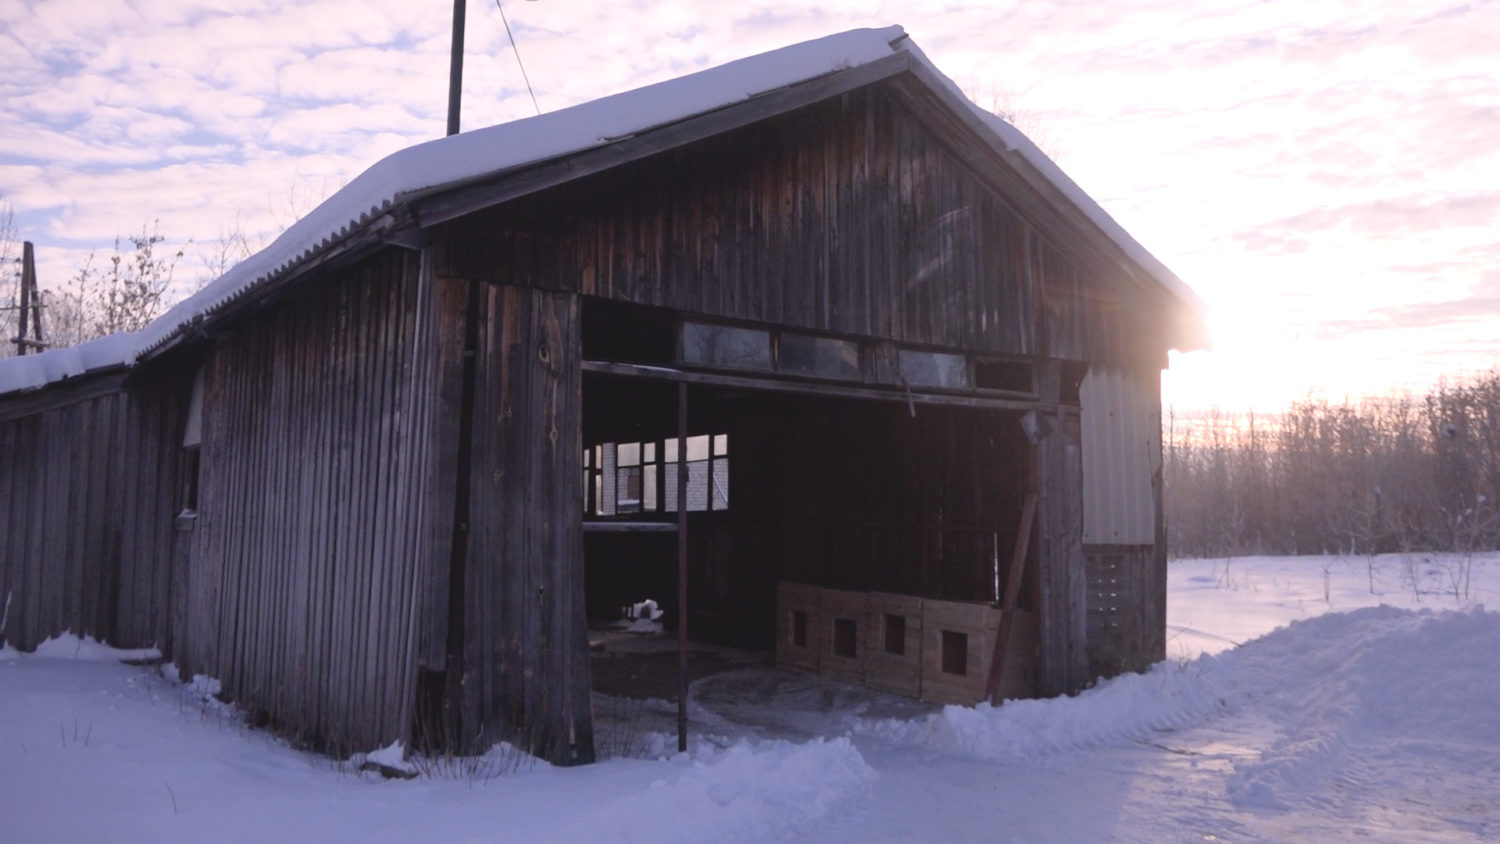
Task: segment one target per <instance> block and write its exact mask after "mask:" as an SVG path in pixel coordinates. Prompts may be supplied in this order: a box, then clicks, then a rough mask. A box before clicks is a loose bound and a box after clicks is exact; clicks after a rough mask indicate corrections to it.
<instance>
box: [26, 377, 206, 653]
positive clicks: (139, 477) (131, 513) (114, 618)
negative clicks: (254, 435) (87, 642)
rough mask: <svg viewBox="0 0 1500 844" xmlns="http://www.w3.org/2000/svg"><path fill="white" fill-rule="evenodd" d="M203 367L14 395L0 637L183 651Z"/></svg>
mask: <svg viewBox="0 0 1500 844" xmlns="http://www.w3.org/2000/svg"><path fill="white" fill-rule="evenodd" d="M191 384H192V374H191V371H190V370H189V371H186V372H184V371H182V370H181V369H179V368H177V367H175V366H174V365H172V364H171V363H170V362H164V365H163V366H162V367H160V368H159V369H158V370H157V371H156V372H155V373H154V374H153V375H152V377H150V378H143V379H134V380H132V381H130V382H126V381H125V380H124V378H123V377H122V376H121V375H120V374H118V373H116V374H106V375H96V376H88V377H85V378H83V379H78V380H75V381H70V382H67V383H65V384H60V385H57V386H54V387H50V388H48V389H46V390H43V391H41V392H39V393H32V394H24V395H18V396H12V397H9V398H8V399H5V400H0V549H4V553H3V555H0V640H4V641H5V642H6V643H7V644H10V645H13V646H15V647H18V648H21V649H23V650H29V649H32V648H35V647H36V646H37V645H38V644H39V643H40V642H42V641H43V640H45V639H46V638H48V637H50V636H55V635H58V634H61V633H64V632H70V631H71V632H72V633H74V634H77V635H80V636H93V637H95V638H97V639H101V640H103V641H107V642H109V643H110V644H113V645H116V646H119V647H150V646H156V647H159V648H161V649H163V650H164V651H166V652H168V653H170V652H171V648H172V644H173V638H174V634H175V633H176V626H175V622H174V615H173V607H174V605H173V601H172V597H173V592H172V590H173V585H174V583H175V582H177V581H178V580H179V579H180V578H181V576H182V571H181V563H182V556H181V554H182V552H183V551H185V542H184V536H183V535H181V534H179V533H178V532H177V531H176V530H174V517H175V515H176V514H177V512H178V511H179V509H180V507H181V501H180V499H179V495H180V490H181V483H182V478H181V471H182V468H183V464H182V462H181V460H180V458H181V453H182V431H183V422H184V418H185V415H186V408H187V402H188V397H189V395H190V393H191Z"/></svg>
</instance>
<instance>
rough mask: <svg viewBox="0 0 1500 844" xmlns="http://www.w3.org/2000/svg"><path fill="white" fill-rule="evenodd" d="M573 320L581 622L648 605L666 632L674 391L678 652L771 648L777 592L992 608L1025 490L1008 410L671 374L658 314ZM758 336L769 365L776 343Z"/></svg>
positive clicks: (784, 345)
mask: <svg viewBox="0 0 1500 844" xmlns="http://www.w3.org/2000/svg"><path fill="white" fill-rule="evenodd" d="M582 323H583V335H584V336H583V347H584V357H585V360H586V361H587V363H586V364H585V368H586V370H588V371H589V374H586V375H585V377H584V381H583V421H582V428H583V431H582V433H583V444H584V457H583V461H584V472H583V479H582V485H583V493H582V495H581V498H580V505H581V506H582V507H583V509H584V530H585V539H584V552H585V589H586V592H587V607H588V615H589V621H590V623H592V624H599V623H604V622H609V621H613V620H616V619H618V618H619V617H620V613H621V608H622V607H623V606H626V605H629V604H631V603H633V602H636V601H640V600H643V599H645V598H652V599H655V600H656V601H657V602H658V603H659V604H660V605H661V608H662V609H663V610H664V611H665V613H666V615H665V616H664V618H663V622H664V626H665V627H666V629H668V630H672V629H675V624H676V621H675V619H676V613H677V612H678V611H679V607H678V606H677V536H676V531H675V526H676V521H675V520H676V487H675V483H676V470H675V463H674V460H675V455H676V450H677V435H678V430H677V429H678V419H677V415H678V383H681V381H682V379H684V378H691V379H692V380H693V383H691V384H690V385H689V387H688V389H687V391H686V397H687V402H686V407H687V417H686V421H687V428H686V434H687V438H688V439H687V458H688V469H689V481H688V495H687V499H686V500H687V510H688V514H687V522H688V554H687V560H688V565H689V570H688V606H687V616H688V633H689V636H690V638H692V639H694V640H696V641H703V642H712V643H716V644H726V645H734V646H739V647H750V648H756V649H762V650H770V649H772V648H773V647H774V644H775V642H774V637H775V634H776V584H777V582H778V581H788V582H795V583H803V584H808V585H813V586H822V587H829V588H834V589H846V590H851V591H861V592H866V591H868V592H886V593H894V594H901V595H910V596H916V597H923V598H936V599H943V600H953V601H974V602H996V603H998V601H999V599H1000V597H1001V596H1000V595H999V592H1000V590H1001V589H1002V587H1001V584H1003V583H1004V582H1005V579H1006V577H1007V575H1008V571H1007V568H1008V566H1009V565H1010V555H1011V549H1012V547H1013V546H1014V544H1015V540H1016V533H1017V529H1018V525H1019V523H1020V514H1021V508H1022V501H1023V500H1024V498H1025V494H1026V491H1027V486H1026V485H1027V463H1028V455H1029V454H1030V452H1031V446H1030V444H1029V443H1028V441H1027V439H1026V436H1025V433H1024V431H1023V429H1022V426H1021V425H1020V416H1021V413H1020V412H1019V411H1017V410H1010V409H996V408H993V407H983V406H978V407H976V406H964V405H962V404H944V403H936V402H934V399H941V398H944V396H941V395H939V396H933V395H920V396H919V395H917V394H914V393H912V392H911V391H910V390H909V389H908V390H907V391H904V392H903V391H899V390H885V391H875V390H870V391H867V392H868V395H858V396H855V395H850V393H853V392H858V391H855V390H850V389H848V388H846V387H843V386H842V385H840V384H839V383H838V382H837V381H836V380H835V379H834V378H831V377H819V376H818V375H806V376H801V377H798V376H791V375H785V374H781V375H774V376H771V375H768V374H766V373H762V374H761V375H760V376H757V380H759V379H760V378H765V380H766V381H767V382H773V383H767V384H756V385H745V384H741V383H738V382H739V380H741V379H736V378H734V377H732V376H731V377H719V376H716V375H715V374H714V373H713V372H712V371H709V370H706V369H705V370H700V371H694V370H693V369H691V368H689V369H685V370H684V369H677V368H675V364H676V360H675V359H676V358H678V357H679V356H678V353H677V342H678V336H677V333H676V327H677V324H678V321H677V320H676V319H674V318H673V315H671V314H670V313H668V312H664V311H656V310H649V309H630V308H621V307H620V306H619V305H617V304H613V303H608V302H604V301H600V300H585V301H584V305H583V318H582ZM648 338H654V339H648ZM778 340H779V342H778V343H777V344H776V346H775V355H776V358H777V361H778V362H780V361H781V360H783V359H785V358H786V357H788V356H789V355H792V354H795V350H790V349H789V347H790V346H794V345H795V341H790V342H789V341H788V340H787V338H786V337H779V338H778ZM858 360H859V358H858V356H856V358H855V361H854V362H855V364H856V365H857V363H858ZM627 370H628V373H629V374H625V373H626V371H627ZM852 374H853V373H851V375H852ZM744 380H749V379H744ZM1028 386H1029V384H1028ZM710 491H711V494H710ZM1033 588H1034V584H1032V583H1030V582H1029V581H1027V582H1023V585H1022V590H1021V594H1020V595H1019V596H1018V598H1019V605H1020V606H1021V607H1022V608H1025V609H1029V608H1030V606H1031V605H1032V603H1033V601H1032V598H1031V597H1030V590H1031V589H1033Z"/></svg>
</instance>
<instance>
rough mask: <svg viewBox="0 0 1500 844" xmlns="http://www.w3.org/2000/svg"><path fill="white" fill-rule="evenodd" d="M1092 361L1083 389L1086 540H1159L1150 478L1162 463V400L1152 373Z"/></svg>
mask: <svg viewBox="0 0 1500 844" xmlns="http://www.w3.org/2000/svg"><path fill="white" fill-rule="evenodd" d="M1152 377H1157V378H1159V377H1160V376H1159V375H1157V373H1155V372H1146V373H1141V374H1136V373H1131V372H1127V371H1125V370H1121V369H1112V368H1105V367H1100V366H1094V367H1091V368H1090V369H1089V374H1088V375H1087V376H1086V377H1085V378H1084V379H1083V384H1082V386H1081V387H1080V388H1079V402H1080V404H1081V405H1082V411H1083V412H1082V428H1083V430H1082V434H1083V541H1084V542H1085V543H1088V544H1094V545H1150V544H1152V543H1154V542H1155V541H1156V501H1155V497H1154V496H1153V495H1152V493H1151V477H1152V475H1153V474H1155V472H1156V469H1157V467H1158V466H1159V465H1160V463H1161V400H1160V398H1159V397H1158V391H1157V389H1156V387H1155V385H1154V384H1153V383H1151V382H1150V381H1149V380H1147V379H1149V378H1152Z"/></svg>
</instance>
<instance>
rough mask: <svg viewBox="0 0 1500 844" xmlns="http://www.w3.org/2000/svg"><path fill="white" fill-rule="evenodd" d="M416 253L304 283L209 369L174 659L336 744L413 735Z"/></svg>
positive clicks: (422, 338)
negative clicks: (179, 641)
mask: <svg viewBox="0 0 1500 844" xmlns="http://www.w3.org/2000/svg"><path fill="white" fill-rule="evenodd" d="M425 277H426V276H425V275H424V273H423V272H422V268H421V260H420V258H419V257H418V256H417V255H416V254H415V253H410V252H403V251H399V250H394V249H393V250H388V251H385V252H381V253H378V254H377V255H375V256H374V257H372V258H369V259H367V260H366V261H364V262H363V263H362V264H359V265H357V266H355V267H353V268H349V269H345V270H340V271H337V272H336V273H333V274H330V275H328V276H325V277H315V278H312V279H306V280H304V281H303V282H302V283H301V286H300V287H299V290H298V298H297V299H295V300H291V301H286V302H282V303H279V304H276V305H274V306H272V307H270V308H267V309H266V310H264V311H263V312H261V313H260V314H257V315H254V316H250V317H246V318H243V319H241V320H239V321H237V322H235V323H232V324H230V325H228V326H227V327H226V328H225V329H224V331H223V333H222V334H219V335H218V336H216V337H215V338H214V339H213V341H212V348H211V350H210V352H209V354H208V356H207V359H206V362H205V364H204V398H203V445H202V457H201V481H200V494H199V508H198V517H197V523H196V525H195V529H194V533H193V543H194V545H193V550H192V571H191V576H190V579H189V585H190V589H189V591H188V592H187V604H186V630H185V632H184V636H183V639H184V646H183V647H182V648H179V661H180V664H181V665H182V666H183V668H184V669H186V670H188V671H193V672H202V673H206V674H209V675H211V676H214V677H217V678H219V679H220V680H221V682H222V684H223V690H224V693H225V694H226V695H227V696H228V697H230V698H232V699H234V700H236V701H237V702H239V703H240V704H242V705H243V706H245V707H246V708H247V709H248V710H249V711H251V712H252V713H253V714H254V715H255V716H257V717H258V718H260V719H262V720H264V721H266V722H268V723H270V724H272V725H273V726H276V727H277V728H279V729H280V730H282V731H283V732H285V733H288V734H290V735H293V736H295V737H298V738H300V739H302V740H303V741H305V742H307V743H308V744H310V745H312V746H316V747H321V748H324V749H326V750H327V751H329V752H333V753H336V754H342V753H347V752H350V751H358V750H371V749H374V748H376V747H381V746H384V745H386V744H389V743H390V742H391V741H393V740H396V739H403V740H407V739H409V733H410V728H411V722H412V704H413V699H414V688H415V675H416V635H415V630H416V616H417V614H418V612H419V607H420V606H421V603H422V597H423V596H422V595H421V588H422V584H423V582H424V579H423V577H422V575H423V574H424V573H425V572H426V570H427V566H428V564H429V563H431V562H432V561H431V560H430V559H428V550H427V547H426V546H425V545H424V543H423V541H422V540H423V539H424V537H425V535H426V533H427V529H428V527H429V526H428V525H426V524H425V522H424V518H423V515H422V514H424V513H427V512H428V511H427V509H426V507H425V498H424V496H425V494H426V490H427V489H428V487H427V485H426V481H427V476H426V471H427V465H428V461H429V459H430V455H431V450H430V449H429V447H428V438H427V430H428V428H429V426H430V423H431V414H432V410H433V407H432V403H431V401H430V400H429V396H428V395H427V390H429V389H430V385H431V384H432V383H433V380H434V379H433V378H432V377H430V371H429V368H430V367H431V366H433V360H432V355H431V352H430V350H431V348H432V346H431V342H430V339H431V338H430V336H429V334H430V325H429V324H428V317H429V316H430V312H431V307H430V303H431V297H430V291H429V290H428V286H427V285H424V283H423V280H424V278H425Z"/></svg>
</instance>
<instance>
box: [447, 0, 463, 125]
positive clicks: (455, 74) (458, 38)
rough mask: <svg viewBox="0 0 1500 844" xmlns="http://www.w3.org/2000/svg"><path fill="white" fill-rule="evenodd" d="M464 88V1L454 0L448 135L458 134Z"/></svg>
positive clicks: (449, 75) (449, 66)
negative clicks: (460, 101) (459, 111)
mask: <svg viewBox="0 0 1500 844" xmlns="http://www.w3.org/2000/svg"><path fill="white" fill-rule="evenodd" d="M463 87H464V0H453V52H452V55H451V56H450V58H449V60H448V134H450V135H457V134H458V104H459V99H460V98H461V97H462V95H463Z"/></svg>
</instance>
